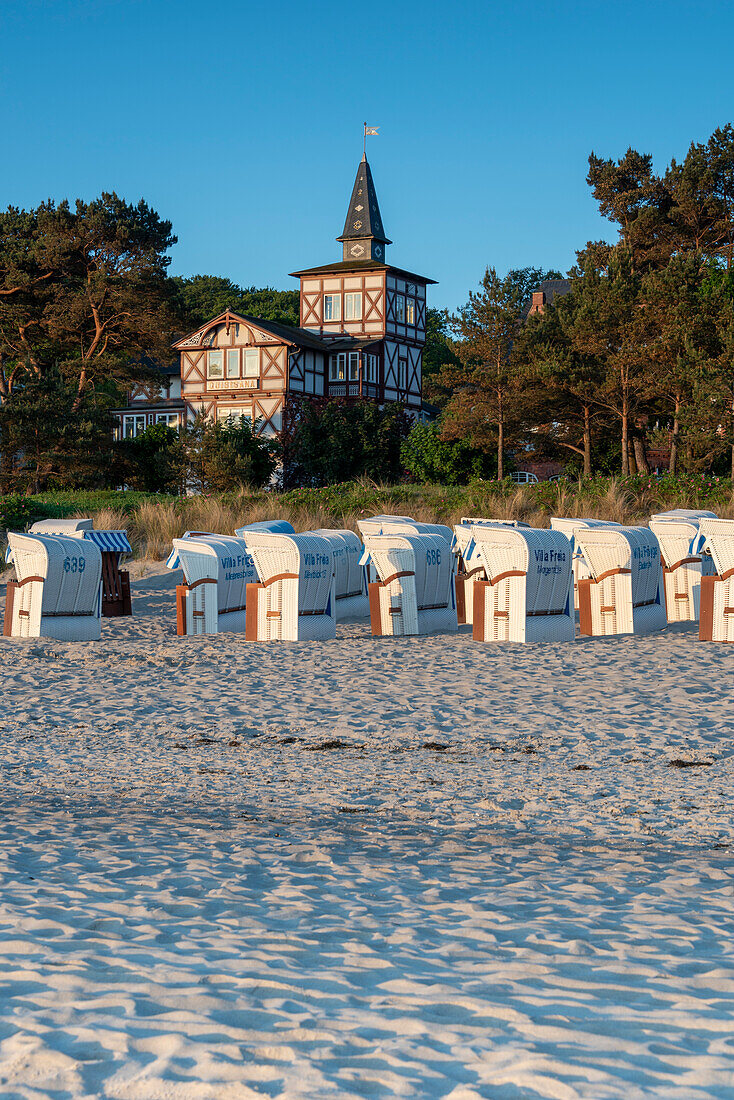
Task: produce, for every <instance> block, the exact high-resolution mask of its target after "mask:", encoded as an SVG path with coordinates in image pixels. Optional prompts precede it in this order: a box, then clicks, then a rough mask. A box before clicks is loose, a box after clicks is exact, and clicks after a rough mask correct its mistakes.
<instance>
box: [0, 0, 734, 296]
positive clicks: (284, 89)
mask: <svg viewBox="0 0 734 1100" xmlns="http://www.w3.org/2000/svg"><path fill="white" fill-rule="evenodd" d="M0 35H1V40H2V61H1V62H0V66H1V68H0V94H1V95H2V102H3V106H4V110H3V153H4V156H3V162H4V163H3V167H2V172H1V173H0V204H1V205H2V206H7V205H9V204H12V205H18V206H31V205H34V204H36V203H38V202H39V201H41V200H43V199H44V198H47V197H51V198H54V199H62V198H64V197H69V198H71V199H73V198H75V197H77V196H82V197H84V198H91V197H93V196H94V195H96V194H98V193H99V192H100V191H101V190H116V191H117V192H118V193H119V194H121V195H123V196H125V197H126V198H128V199H130V200H137V199H138V198H139V197H140V196H143V197H144V198H145V199H146V200H147V201H148V202H149V203H151V205H153V206H154V207H155V208H156V209H157V210H158V211H159V213H160V214H162V215H163V216H165V217H167V218H170V219H171V220H172V221H173V224H174V230H175V232H176V233H177V235H178V238H179V243H178V244H177V245H176V247H175V248H174V250H173V263H172V265H171V271H172V273H175V274H183V275H191V274H196V273H206V274H217V275H227V276H229V277H230V278H232V279H234V280H235V281H236V282H239V283H243V284H244V285H257V286H263V285H272V286H276V287H280V288H285V287H289V286H291V285H292V286H295V285H296V284H295V281H294V280H290V279H289V278H288V277H287V273H288V272H289V271H294V270H298V269H299V268H301V267H304V266H308V265H312V264H317V263H328V262H330V261H333V260H337V259H339V258H340V251H339V250H340V246H339V245H338V244H337V243H336V242H335V240H334V238H335V237H336V236H338V234H339V233H340V232H341V229H342V225H343V220H344V216H345V214H346V207H347V202H348V199H349V195H350V193H351V187H352V183H353V179H354V174H355V171H356V167H357V162H358V161H359V158H360V156H361V152H362V148H361V146H362V122H363V120H365V119H366V120H367V122H368V123H370V124H372V125H377V126H379V127H380V136H379V137H376V138H371V139H369V144H368V158H369V160H370V163H371V165H372V170H373V175H374V178H375V183H376V186H377V192H378V196H379V199H380V204H381V207H382V215H383V220H384V224H385V228H386V231H387V233H388V235H389V236H390V237H391V238H392V239H393V241H394V242H395V243H394V244H393V246H392V247H391V248H390V249H389V250H388V258H389V259H390V260H391V261H392V262H393V263H395V264H396V265H398V266H403V267H407V268H410V269H412V270H414V271H418V272H421V273H423V274H426V275H429V276H431V277H433V278H435V279H437V280H438V281H439V285H438V286H437V287H435V288H433V290H432V304H434V305H439V306H449V307H453V306H456V305H458V304H459V303H461V302H462V301H464V300H465V299H466V297H467V294H468V291H469V290H470V289H471V288H472V287H474V286H475V285H476V283H477V281H478V280H479V278H480V277H481V275H482V273H483V271H484V268H485V267H486V265H487V264H492V265H494V266H496V267H497V268H498V269H500V270H501V271H505V270H507V269H508V268H510V267H522V266H525V265H529V264H533V265H538V266H544V267H551V266H554V267H558V268H560V269H561V270H563V271H565V270H566V269H567V268H568V267H569V265H570V264H571V263H573V260H574V252H575V249H576V248H578V247H581V246H583V244H584V243H585V242H586V241H587V240H588V239H590V238H594V239H596V238H599V237H603V236H606V237H607V239H612V238H613V235H614V231H613V229H612V227H611V226H610V225H609V224H608V223H606V222H604V221H603V220H602V219H601V218H600V217H599V216H598V214H597V211H596V207H595V204H594V201H593V199H592V197H591V194H590V191H589V188H588V186H587V184H586V182H585V177H586V160H587V157H588V154H589V152H590V151H591V150H592V149H593V150H595V151H596V152H597V153H599V154H603V155H605V156H613V157H618V156H620V155H621V154H622V153H623V152H624V151H625V149H626V148H627V146H628V145H630V144H632V145H634V146H635V147H636V148H638V149H640V150H641V151H645V152H650V153H652V154H653V156H654V158H655V162H656V165H657V166H658V167H660V168H663V167H664V165H665V164H666V163H667V162H668V161H669V159H670V157H671V156H676V157H681V156H683V155H684V154H685V151H686V148H687V147H688V144H689V142H690V141H691V140H697V141H701V140H705V139H706V138H707V137H708V135H709V134H710V132H711V131H712V130H713V129H715V127H716V126H718V125H723V124H725V123H726V122H729V121H731V120H732V119H733V118H734V97H733V94H732V61H731V42H732V38H733V36H734V4H732V3H731V2H730V0H727V2H721V0H708V3H706V4H705V5H704V4H698V3H693V2H681V0H670V2H668V3H652V2H649V0H638V2H637V3H627V2H622V3H620V2H619V0H613V2H607V3H600V2H598V0H584V2H577V0H576V2H565V3H562V2H554V3H537V2H535V3H534V2H532V0H529V2H528V0H526V2H523V3H514V2H505V3H498V2H497V0H483V2H477V3H467V2H465V0H454V2H451V3H442V4H438V3H435V2H434V0H430V2H428V3H425V2H421V0H413V2H412V3H405V2H400V0H392V2H391V3H385V2H383V0H377V2H372V3H361V4H352V5H350V4H345V3H335V2H331V0H329V2H319V0H302V2H296V0H264V2H260V3H256V4H255V3H248V2H244V3H243V2H240V3H236V2H223V0H210V2H209V3H206V2H198V3H195V2H193V0H177V2H175V3H173V2H170V0H23V2H22V3H20V2H15V0H14V2H12V3H10V2H9V0H0Z"/></svg>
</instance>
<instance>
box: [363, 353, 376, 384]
mask: <svg viewBox="0 0 734 1100" xmlns="http://www.w3.org/2000/svg"><path fill="white" fill-rule="evenodd" d="M366 359H367V362H366V365H365V375H364V379H365V382H369V383H370V384H371V385H377V356H376V355H375V354H373V353H368V355H367V357H366Z"/></svg>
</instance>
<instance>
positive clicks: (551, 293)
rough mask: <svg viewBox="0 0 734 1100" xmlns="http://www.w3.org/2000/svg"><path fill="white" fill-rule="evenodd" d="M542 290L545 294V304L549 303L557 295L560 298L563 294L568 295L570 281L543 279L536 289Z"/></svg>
mask: <svg viewBox="0 0 734 1100" xmlns="http://www.w3.org/2000/svg"><path fill="white" fill-rule="evenodd" d="M537 289H538V290H542V291H543V293H544V294H545V300H546V302H548V303H550V302H552V301H553V299H554V298H555V297H556V295H558V297H559V298H562V297H563V295H564V294H568V293H569V291H570V290H571V280H570V279H544V280H543V282H542V283H540V285H539V286H538V288H537Z"/></svg>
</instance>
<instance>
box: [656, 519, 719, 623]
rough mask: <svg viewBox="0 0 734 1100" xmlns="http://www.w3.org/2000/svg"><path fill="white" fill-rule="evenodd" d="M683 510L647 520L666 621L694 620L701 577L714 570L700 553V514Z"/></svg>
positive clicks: (696, 615) (708, 554) (701, 539)
mask: <svg viewBox="0 0 734 1100" xmlns="http://www.w3.org/2000/svg"><path fill="white" fill-rule="evenodd" d="M684 511H685V509H680V510H679V511H678V512H675V513H673V512H670V513H661V514H660V515H658V516H653V517H652V519H651V520H650V530H651V531H652V532H653V534H654V535H655V537H656V538H657V540H658V542H659V544H660V558H661V561H662V565H663V582H664V591H665V608H666V612H667V616H668V622H669V623H679V622H697V621H698V618H699V613H700V602H701V578H702V577H703V576H712V575H713V574H714V573H715V571H716V570H715V566H714V563H713V559H712V557H711V554H710V553H708V552H707V553H706V554H704V553H703V543H704V541H705V540H704V538H703V536H702V535H701V531H700V521H701V517H700V516H698V515H695V514H694V513H693V512H690V513H688V514H687V515H683V512H684ZM714 518H715V517H714Z"/></svg>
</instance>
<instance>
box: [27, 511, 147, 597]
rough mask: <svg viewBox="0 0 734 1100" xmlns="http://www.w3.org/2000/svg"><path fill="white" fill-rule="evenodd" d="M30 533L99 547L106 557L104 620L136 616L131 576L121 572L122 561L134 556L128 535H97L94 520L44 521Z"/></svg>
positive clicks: (123, 532) (121, 533)
mask: <svg viewBox="0 0 734 1100" xmlns="http://www.w3.org/2000/svg"><path fill="white" fill-rule="evenodd" d="M29 533H30V534H32V535H36V534H37V535H69V536H71V537H73V538H78V539H86V540H87V541H88V542H94V543H96V545H97V546H98V547H99V549H100V552H101V554H102V616H103V617H104V618H118V617H119V616H123V615H132V613H133V608H132V598H131V595H130V573H129V572H128V570H127V569H120V561H121V559H122V557H123V556H124V555H127V554H132V552H133V548H132V546H131V545H130V540H129V539H128V537H127V531H105V530H99V531H96V530H95V529H94V522H93V521H92V520H91V519H41V520H38V521H37V522H36V523H34V524H33V525H32V526H31V528H30V532H29Z"/></svg>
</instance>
